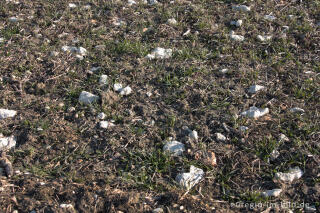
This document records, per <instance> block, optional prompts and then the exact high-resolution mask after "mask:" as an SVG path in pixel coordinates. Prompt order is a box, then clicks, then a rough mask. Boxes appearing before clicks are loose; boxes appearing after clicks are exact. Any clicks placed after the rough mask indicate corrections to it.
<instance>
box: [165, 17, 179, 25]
mask: <svg viewBox="0 0 320 213" xmlns="http://www.w3.org/2000/svg"><path fill="white" fill-rule="evenodd" d="M167 23H168V24H170V25H176V24H177V23H178V22H177V20H176V19H174V18H170V19H168V21H167Z"/></svg>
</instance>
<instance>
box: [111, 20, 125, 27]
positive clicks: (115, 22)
mask: <svg viewBox="0 0 320 213" xmlns="http://www.w3.org/2000/svg"><path fill="white" fill-rule="evenodd" d="M112 23H113V25H114V26H118V27H121V26H124V25H126V24H127V23H126V22H125V21H123V20H122V19H120V18H115V19H114V20H113V22H112Z"/></svg>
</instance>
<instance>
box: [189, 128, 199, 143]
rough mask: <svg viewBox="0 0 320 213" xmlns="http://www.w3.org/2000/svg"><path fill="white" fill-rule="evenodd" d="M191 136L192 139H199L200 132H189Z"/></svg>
mask: <svg viewBox="0 0 320 213" xmlns="http://www.w3.org/2000/svg"><path fill="white" fill-rule="evenodd" d="M189 137H190V138H191V140H194V141H198V139H199V137H198V132H197V131H196V130H193V131H191V132H190V133H189Z"/></svg>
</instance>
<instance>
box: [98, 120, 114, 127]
mask: <svg viewBox="0 0 320 213" xmlns="http://www.w3.org/2000/svg"><path fill="white" fill-rule="evenodd" d="M99 125H100V127H101V128H102V129H107V128H108V127H112V126H114V124H113V123H112V122H109V121H100V122H99Z"/></svg>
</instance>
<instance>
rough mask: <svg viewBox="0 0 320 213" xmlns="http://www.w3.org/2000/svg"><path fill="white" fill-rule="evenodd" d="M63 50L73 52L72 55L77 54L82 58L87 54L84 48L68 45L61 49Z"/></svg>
mask: <svg viewBox="0 0 320 213" xmlns="http://www.w3.org/2000/svg"><path fill="white" fill-rule="evenodd" d="M61 50H62V51H63V52H72V53H77V54H79V55H80V56H85V55H86V54H87V50H86V49H85V48H83V47H79V48H78V47H74V46H68V45H64V46H62V47H61Z"/></svg>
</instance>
